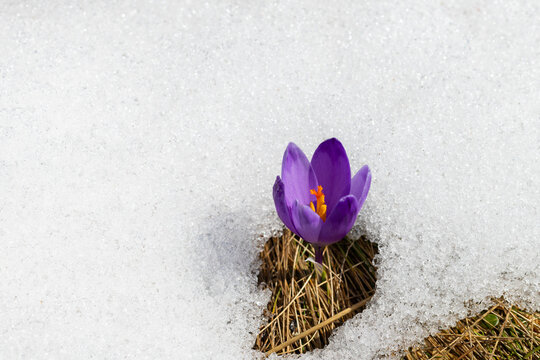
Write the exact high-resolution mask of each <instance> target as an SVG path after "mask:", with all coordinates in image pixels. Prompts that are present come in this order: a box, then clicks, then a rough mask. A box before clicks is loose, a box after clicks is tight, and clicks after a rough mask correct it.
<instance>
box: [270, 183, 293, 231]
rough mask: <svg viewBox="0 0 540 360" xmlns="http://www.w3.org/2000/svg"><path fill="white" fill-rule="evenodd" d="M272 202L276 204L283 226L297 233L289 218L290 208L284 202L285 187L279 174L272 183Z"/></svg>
mask: <svg viewBox="0 0 540 360" xmlns="http://www.w3.org/2000/svg"><path fill="white" fill-rule="evenodd" d="M274 204H275V205H276V211H277V213H278V216H279V218H280V219H281V221H283V223H284V224H285V226H286V227H288V228H289V229H290V230H291V231H292V232H293V233H295V234H297V235H298V231H296V228H295V227H294V225H293V222H292V220H291V208H290V207H289V206H287V203H286V202H285V188H284V185H283V181H281V179H280V177H279V176H277V177H276V182H275V183H274Z"/></svg>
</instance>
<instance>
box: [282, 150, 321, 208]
mask: <svg viewBox="0 0 540 360" xmlns="http://www.w3.org/2000/svg"><path fill="white" fill-rule="evenodd" d="M281 178H282V179H283V183H284V184H285V187H284V189H285V202H286V203H287V206H289V208H292V205H293V204H294V201H295V200H298V201H300V203H301V204H302V205H308V204H309V202H310V201H312V200H311V195H310V193H309V190H310V189H316V188H317V185H318V184H317V177H316V176H315V172H314V171H313V169H312V168H311V164H310V163H309V160H308V159H307V157H306V155H305V154H304V152H303V151H302V150H300V148H299V147H298V146H296V145H295V144H294V143H292V142H291V143H289V145H288V146H287V149H286V150H285V154H283V163H282V165H281Z"/></svg>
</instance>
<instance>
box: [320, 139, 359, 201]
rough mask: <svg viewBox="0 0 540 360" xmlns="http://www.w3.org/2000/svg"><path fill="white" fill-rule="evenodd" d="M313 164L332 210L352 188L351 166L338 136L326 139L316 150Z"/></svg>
mask: <svg viewBox="0 0 540 360" xmlns="http://www.w3.org/2000/svg"><path fill="white" fill-rule="evenodd" d="M311 166H312V167H313V170H314V171H315V175H316V177H317V181H318V182H319V185H322V187H323V193H324V195H325V201H326V205H327V209H328V211H330V212H331V211H332V210H333V209H334V206H335V205H336V204H337V202H338V201H339V199H341V198H342V197H343V196H345V195H348V194H349V191H350V188H351V168H350V166H349V158H348V157H347V153H346V152H345V149H344V148H343V145H341V143H340V142H339V140H337V139H336V138H332V139H328V140H326V141H324V142H323V143H321V144H320V145H319V147H318V148H317V150H315V153H314V154H313V158H312V159H311Z"/></svg>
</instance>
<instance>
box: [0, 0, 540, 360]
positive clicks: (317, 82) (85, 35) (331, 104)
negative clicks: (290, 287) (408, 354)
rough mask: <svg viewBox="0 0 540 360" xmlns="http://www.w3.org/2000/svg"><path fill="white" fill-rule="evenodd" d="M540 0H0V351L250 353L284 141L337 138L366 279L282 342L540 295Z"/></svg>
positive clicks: (355, 341)
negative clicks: (327, 327) (330, 328)
mask: <svg viewBox="0 0 540 360" xmlns="http://www.w3.org/2000/svg"><path fill="white" fill-rule="evenodd" d="M539 6H540V3H538V2H537V1H533V0H531V1H522V2H519V3H514V2H508V1H495V2H493V1H445V2H439V1H438V2H434V1H418V2H386V1H373V2H357V1H337V2H324V1H320V2H307V1H305V2H304V1H278V2H275V1H272V2H247V1H221V2H215V3H214V2H175V1H171V2H167V1H164V2H142V1H141V2H137V1H135V2H124V1H120V2H109V1H96V2H91V3H80V4H75V3H74V4H71V5H68V4H66V3H65V2H62V1H48V2H39V1H25V2H4V3H3V4H2V5H0V53H1V54H2V56H1V57H0V201H1V202H0V244H1V246H2V251H0V290H1V291H0V309H1V310H0V311H1V319H2V321H1V322H0V357H2V358H31V357H36V356H37V357H40V358H57V359H58V358H80V359H83V358H140V359H144V358H152V359H167V358H170V359H217V358H219V359H252V358H258V357H260V356H261V354H260V353H258V352H257V351H255V350H252V349H251V347H252V346H253V343H254V339H255V335H256V333H257V329H258V326H259V325H260V324H261V323H262V321H263V318H262V309H263V308H264V307H265V305H266V303H267V301H268V296H269V294H268V293H266V292H264V291H262V290H260V289H258V288H257V283H256V271H257V267H258V263H257V254H258V251H259V249H260V246H261V245H262V243H263V240H264V237H267V236H269V235H271V234H273V233H276V231H279V230H280V229H281V224H280V222H279V221H278V218H277V216H276V214H275V211H274V208H273V202H272V198H271V189H272V184H273V181H274V179H275V176H276V175H277V174H279V171H280V163H281V157H282V154H283V151H284V149H285V147H286V145H287V143H288V142H289V141H294V142H296V143H297V144H298V145H299V146H300V147H301V148H302V149H304V151H305V152H306V153H307V154H308V157H309V156H311V154H312V152H313V150H314V149H315V147H316V146H317V144H318V143H319V142H321V141H322V140H324V139H327V138H329V137H333V136H335V137H338V138H339V139H340V140H341V141H342V142H343V144H344V145H345V147H346V149H347V151H348V153H349V156H350V159H351V164H352V167H353V171H356V170H357V169H359V168H360V167H361V166H362V165H363V164H369V165H370V167H371V169H372V173H373V182H372V186H371V193H370V195H369V197H368V200H367V201H366V204H365V206H364V209H363V210H362V211H361V213H360V216H359V221H358V226H357V228H356V229H355V230H354V231H353V233H352V236H358V234H360V232H361V231H367V233H369V234H370V235H371V236H372V238H373V239H374V240H376V241H377V242H378V244H379V247H380V255H379V257H378V259H377V262H378V264H379V273H378V276H379V280H378V282H377V293H376V296H375V298H374V299H373V301H372V302H371V303H370V305H369V307H368V309H366V310H365V311H364V312H363V313H362V314H360V315H358V316H356V317H355V318H353V319H352V320H350V321H348V322H347V323H346V324H345V325H343V326H342V327H341V328H339V329H338V330H337V331H336V332H335V335H334V337H333V338H332V341H331V343H330V345H329V346H328V347H327V348H325V349H323V350H319V351H315V352H313V353H312V354H308V355H305V356H301V357H300V358H301V359H373V358H380V357H392V356H396V355H398V354H399V353H398V352H397V351H398V350H399V349H400V348H401V349H402V348H405V347H408V346H410V345H412V344H414V342H417V341H421V339H422V338H423V337H424V336H426V335H427V334H428V333H433V332H435V331H436V330H437V328H438V327H443V326H444V327H447V326H450V325H452V324H453V323H454V322H455V321H457V320H458V319H459V318H462V317H464V316H466V315H467V314H470V313H472V312H475V311H478V310H481V309H482V308H484V307H485V306H487V305H489V298H491V297H494V296H495V297H498V296H503V295H504V296H505V297H506V298H507V299H509V300H511V301H514V302H518V303H520V304H522V305H524V306H527V307H529V308H531V309H538V307H539V304H540V295H539V294H540V275H539V274H540V269H539V263H540V262H539V261H538V259H539V258H540V225H539V220H538V219H540V216H539V215H540V214H539V204H540V193H539V189H540V160H539V153H540V152H539V151H540V145H539V144H540V101H539V99H540V63H539V62H540V7H539Z"/></svg>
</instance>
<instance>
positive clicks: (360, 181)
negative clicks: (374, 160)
mask: <svg viewBox="0 0 540 360" xmlns="http://www.w3.org/2000/svg"><path fill="white" fill-rule="evenodd" d="M370 186H371V171H370V170H369V167H368V166H367V165H364V166H363V167H362V168H361V169H360V170H358V172H357V173H356V175H354V177H353V179H352V181H351V194H352V195H354V196H356V199H357V200H358V208H359V209H361V208H362V205H364V201H366V198H367V195H368V192H369V187H370Z"/></svg>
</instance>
